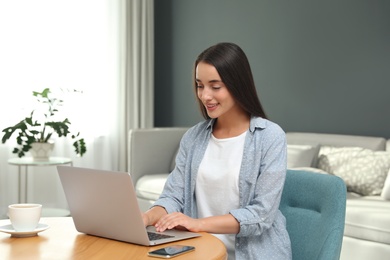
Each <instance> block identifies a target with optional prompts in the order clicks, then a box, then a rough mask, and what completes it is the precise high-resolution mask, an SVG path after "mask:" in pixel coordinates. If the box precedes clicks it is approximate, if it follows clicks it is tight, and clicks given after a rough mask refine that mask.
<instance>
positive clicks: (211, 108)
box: [195, 62, 238, 118]
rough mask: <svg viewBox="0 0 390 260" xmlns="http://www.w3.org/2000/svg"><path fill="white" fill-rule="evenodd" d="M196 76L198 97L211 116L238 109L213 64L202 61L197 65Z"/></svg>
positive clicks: (214, 116)
mask: <svg viewBox="0 0 390 260" xmlns="http://www.w3.org/2000/svg"><path fill="white" fill-rule="evenodd" d="M195 76H196V84H197V94H198V98H199V99H200V100H201V101H202V103H203V105H204V106H205V108H206V110H207V114H208V116H209V117H210V118H218V117H221V116H224V115H228V114H229V112H231V111H232V109H237V107H238V106H237V105H236V102H235V100H234V99H233V97H232V95H231V94H230V93H229V91H228V89H227V87H226V86H225V84H224V83H223V82H222V80H221V77H220V76H219V74H218V72H217V70H216V68H215V67H214V66H213V65H210V64H208V63H204V62H200V63H199V64H198V66H197V67H196V72H195Z"/></svg>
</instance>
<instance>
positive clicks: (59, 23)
mask: <svg viewBox="0 0 390 260" xmlns="http://www.w3.org/2000/svg"><path fill="white" fill-rule="evenodd" d="M0 35H1V38H2V40H1V41H0V73H1V76H0V86H1V94H0V130H2V129H4V128H5V127H8V126H11V125H14V124H16V123H17V122H19V121H20V120H22V119H23V118H24V116H27V115H28V114H29V113H30V111H31V109H32V104H31V101H32V100H33V96H32V94H31V93H32V91H41V90H43V89H44V88H46V87H49V88H51V89H52V90H53V91H59V89H77V90H80V91H82V93H81V94H76V95H67V96H66V99H65V102H66V103H65V106H64V108H63V113H66V117H68V118H69V120H70V121H71V123H72V125H71V127H72V129H74V130H76V131H80V133H81V135H82V136H83V137H84V138H85V139H86V143H87V149H88V151H87V153H86V154H85V155H84V156H83V157H81V158H80V157H77V156H76V154H75V153H74V152H73V147H72V145H71V140H69V139H64V138H58V139H56V140H55V149H54V151H53V156H57V157H59V156H60V157H69V158H72V160H73V165H74V166H80V167H89V168H97V169H110V170H121V171H126V169H127V132H128V130H129V129H130V128H138V127H151V126H153V48H154V47H153V1H152V0H148V1H142V0H128V1H126V0H67V1H65V0H35V1H30V0H18V1H7V0H0ZM0 134H1V137H2V135H3V134H2V133H0ZM14 145H15V142H14V141H13V140H10V141H7V143H5V144H0V218H1V217H4V215H5V213H6V211H7V205H9V204H11V203H16V202H18V174H17V173H18V168H17V167H16V166H12V165H9V164H8V159H10V158H13V157H16V155H15V154H12V149H13V147H14ZM23 181H24V179H22V182H23ZM27 187H28V193H27V195H28V202H36V203H42V204H43V206H44V207H59V208H66V207H67V203H66V199H65V196H64V194H63V191H62V187H61V184H60V181H59V178H58V175H57V173H56V169H55V167H29V168H28V183H27Z"/></svg>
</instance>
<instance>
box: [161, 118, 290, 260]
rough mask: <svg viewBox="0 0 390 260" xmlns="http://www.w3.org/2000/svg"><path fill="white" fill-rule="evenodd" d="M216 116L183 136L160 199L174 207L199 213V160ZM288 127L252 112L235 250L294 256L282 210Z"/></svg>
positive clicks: (249, 255)
mask: <svg viewBox="0 0 390 260" xmlns="http://www.w3.org/2000/svg"><path fill="white" fill-rule="evenodd" d="M213 124H214V119H210V120H206V121H203V122H200V123H198V124H197V125H195V126H193V127H192V128H190V129H189V130H188V131H187V132H186V133H185V134H184V136H183V138H182V140H181V142H180V149H179V152H178V155H177V157H176V167H175V169H174V170H173V171H172V173H171V174H170V175H169V177H168V179H167V182H166V185H165V187H164V191H163V193H162V194H161V196H160V198H159V199H158V200H157V201H156V203H155V204H154V205H159V206H162V207H164V208H165V209H166V210H167V212H168V213H172V212H183V213H184V214H186V215H187V216H190V217H192V218H197V217H198V214H197V207H196V197H195V184H196V177H197V173H198V169H199V165H200V163H201V161H202V158H203V156H204V153H205V150H206V148H207V145H208V143H209V140H210V138H211V133H212V127H213ZM286 147H287V145H286V136H285V133H284V131H283V130H282V129H281V128H280V127H279V126H278V125H277V124H275V123H273V122H271V121H269V120H266V119H263V118H259V117H252V118H251V121H250V126H249V131H248V134H247V135H246V138H245V144H244V153H243V157H242V164H241V170H240V176H239V197H240V198H239V203H240V208H238V209H232V210H231V211H230V214H232V215H233V216H234V217H235V218H236V219H237V221H238V222H239V224H240V231H239V233H238V234H237V235H236V246H235V249H236V250H235V256H236V259H237V260H241V259H245V260H249V259H267V260H272V259H275V260H276V259H277V260H289V259H291V245H290V239H289V236H288V233H287V230H286V220H285V217H284V216H283V215H282V213H281V212H280V211H279V203H280V198H281V195H282V191H283V186H284V181H285V177H286V168H287V148H286Z"/></svg>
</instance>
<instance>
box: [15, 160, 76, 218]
mask: <svg viewBox="0 0 390 260" xmlns="http://www.w3.org/2000/svg"><path fill="white" fill-rule="evenodd" d="M8 164H10V165H16V166H18V184H19V197H18V202H19V203H26V202H27V190H28V185H27V184H28V182H27V180H28V167H29V166H33V167H36V166H57V165H63V164H69V165H71V166H73V162H72V159H70V158H65V157H49V160H48V161H34V159H33V158H32V157H22V158H11V159H9V160H8ZM22 168H24V172H23V171H22ZM22 173H24V183H23V184H24V187H23V188H22ZM23 190H24V199H22V191H23ZM69 214H70V213H69V211H68V210H66V209H49V208H42V216H46V217H52V216H69Z"/></svg>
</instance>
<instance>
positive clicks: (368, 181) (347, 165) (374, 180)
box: [318, 147, 390, 196]
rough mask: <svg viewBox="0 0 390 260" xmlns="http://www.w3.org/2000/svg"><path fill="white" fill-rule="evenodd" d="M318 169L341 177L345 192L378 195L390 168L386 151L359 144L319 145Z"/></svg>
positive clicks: (389, 155)
mask: <svg viewBox="0 0 390 260" xmlns="http://www.w3.org/2000/svg"><path fill="white" fill-rule="evenodd" d="M318 168H320V169H322V170H324V171H326V172H328V173H330V174H334V175H336V176H339V177H340V178H342V179H343V180H344V182H345V184H346V185H347V189H348V191H352V192H356V193H358V194H361V195H363V196H369V195H380V194H381V192H382V188H383V185H384V182H385V179H386V177H387V173H388V171H389V169H390V153H389V152H385V151H372V150H369V149H364V148H361V147H322V148H321V151H320V157H319V160H318Z"/></svg>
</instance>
